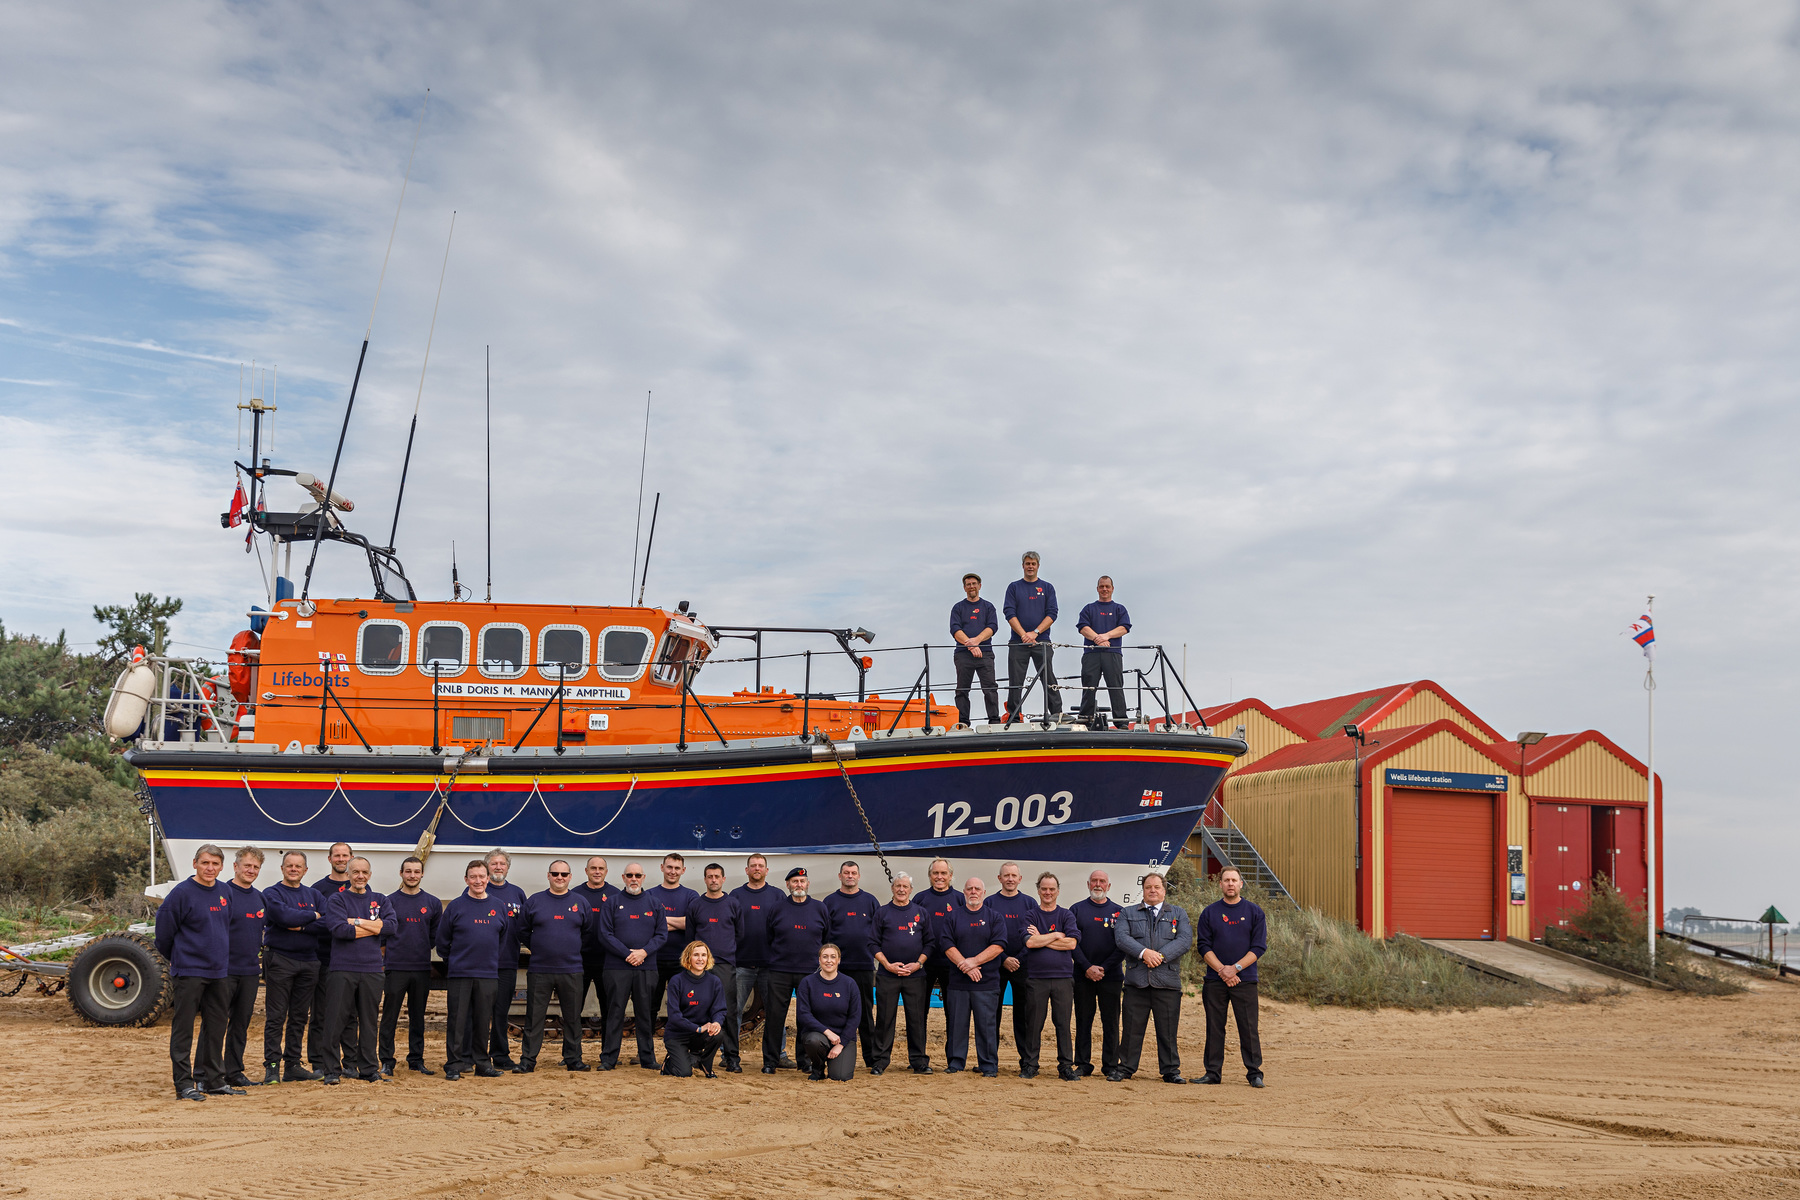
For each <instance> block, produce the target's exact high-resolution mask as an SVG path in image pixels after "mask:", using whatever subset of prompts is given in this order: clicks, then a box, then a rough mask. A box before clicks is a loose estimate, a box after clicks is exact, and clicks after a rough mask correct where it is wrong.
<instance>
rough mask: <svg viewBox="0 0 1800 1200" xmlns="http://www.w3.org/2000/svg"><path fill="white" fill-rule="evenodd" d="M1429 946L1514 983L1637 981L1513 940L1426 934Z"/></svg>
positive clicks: (1568, 986) (1568, 985)
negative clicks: (1490, 940)
mask: <svg viewBox="0 0 1800 1200" xmlns="http://www.w3.org/2000/svg"><path fill="white" fill-rule="evenodd" d="M1421 940H1422V941H1424V943H1425V944H1426V945H1427V946H1430V947H1431V948H1432V949H1434V950H1440V951H1442V952H1443V953H1445V954H1448V955H1450V956H1452V957H1453V958H1460V959H1462V960H1463V961H1464V962H1467V963H1469V964H1470V965H1471V966H1474V967H1475V968H1476V969H1477V970H1480V971H1485V972H1486V973H1487V974H1489V975H1494V976H1498V977H1499V978H1501V979H1510V980H1512V981H1513V982H1514V983H1524V984H1538V985H1540V986H1542V987H1547V988H1550V989H1552V990H1553V991H1558V992H1572V991H1574V990H1575V989H1576V988H1592V989H1595V990H1599V989H1603V988H1610V987H1622V988H1626V989H1631V990H1635V987H1636V985H1634V984H1632V983H1628V982H1625V981H1624V980H1622V979H1618V978H1614V977H1613V976H1611V975H1609V974H1606V973H1603V972H1601V971H1598V970H1595V969H1594V968H1592V967H1589V966H1586V965H1585V964H1583V963H1581V962H1580V961H1579V960H1576V959H1573V958H1571V957H1568V956H1564V955H1559V954H1555V953H1554V952H1546V951H1544V950H1543V949H1542V948H1540V947H1538V946H1535V945H1532V946H1524V945H1521V944H1519V943H1518V942H1514V941H1505V942H1485V941H1462V940H1459V939H1453V938H1423V939H1421Z"/></svg>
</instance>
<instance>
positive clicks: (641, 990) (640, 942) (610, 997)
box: [599, 863, 669, 1071]
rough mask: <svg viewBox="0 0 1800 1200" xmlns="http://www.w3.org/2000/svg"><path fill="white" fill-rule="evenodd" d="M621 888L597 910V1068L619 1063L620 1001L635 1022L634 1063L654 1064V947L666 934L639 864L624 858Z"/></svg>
mask: <svg viewBox="0 0 1800 1200" xmlns="http://www.w3.org/2000/svg"><path fill="white" fill-rule="evenodd" d="M624 880H625V889H624V890H623V891H622V892H620V893H619V894H618V895H617V896H614V897H613V900H612V903H611V904H608V905H607V906H606V907H605V908H604V909H602V910H600V920H599V936H600V945H601V947H602V949H604V950H605V952H606V959H605V961H604V963H603V964H602V968H601V976H602V978H603V980H604V981H605V985H606V992H605V997H606V1001H605V1004H606V1030H605V1034H604V1036H603V1037H602V1039H601V1042H600V1069H601V1070H602V1071H610V1070H612V1069H614V1068H615V1067H617V1066H618V1065H619V1043H620V1042H621V1041H622V1040H623V1038H624V1036H625V1005H626V1004H627V1003H629V1004H630V1005H631V1008H632V1020H633V1023H634V1025H635V1026H636V1032H637V1048H638V1066H640V1067H642V1068H644V1069H645V1070H646V1071H654V1070H656V1069H657V1065H658V1064H657V1061H656V1010H657V1009H658V1008H659V1007H660V1005H659V1003H658V1000H659V997H658V996H657V994H656V952H657V951H658V950H661V949H662V947H663V943H664V942H666V941H668V940H669V927H668V925H667V924H666V923H665V922H664V920H663V908H662V905H661V904H659V903H657V901H656V898H655V897H654V896H652V895H650V894H649V893H648V892H646V891H645V890H644V868H643V866H642V865H641V864H639V863H626V864H625V873H624Z"/></svg>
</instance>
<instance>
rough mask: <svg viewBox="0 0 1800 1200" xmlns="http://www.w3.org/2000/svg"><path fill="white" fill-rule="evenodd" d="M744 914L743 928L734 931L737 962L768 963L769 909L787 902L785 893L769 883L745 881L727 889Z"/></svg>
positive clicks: (755, 964)
mask: <svg viewBox="0 0 1800 1200" xmlns="http://www.w3.org/2000/svg"><path fill="white" fill-rule="evenodd" d="M731 896H732V898H733V899H734V900H736V901H737V902H738V911H739V912H741V913H743V914H744V931H743V933H741V934H739V935H738V950H737V965H738V966H740V967H766V966H768V965H769V910H770V909H771V908H773V907H775V906H776V905H777V904H784V903H786V902H787V893H786V892H784V891H782V890H781V889H780V888H778V887H776V886H775V885H774V884H772V883H765V884H763V885H762V886H761V887H759V888H753V887H751V886H750V885H749V884H747V883H746V884H744V885H743V886H741V887H734V888H732V889H731Z"/></svg>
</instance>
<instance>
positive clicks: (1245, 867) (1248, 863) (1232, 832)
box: [1200, 807, 1294, 904]
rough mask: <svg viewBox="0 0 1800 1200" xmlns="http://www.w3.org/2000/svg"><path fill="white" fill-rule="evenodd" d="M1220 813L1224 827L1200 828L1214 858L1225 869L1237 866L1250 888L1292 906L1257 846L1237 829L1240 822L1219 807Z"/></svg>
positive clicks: (1209, 826) (1279, 881) (1290, 897)
mask: <svg viewBox="0 0 1800 1200" xmlns="http://www.w3.org/2000/svg"><path fill="white" fill-rule="evenodd" d="M1217 812H1218V814H1219V816H1220V817H1221V818H1222V819H1223V820H1224V822H1225V823H1224V824H1223V825H1217V826H1215V825H1205V824H1202V825H1201V826H1200V838H1201V840H1202V841H1203V842H1205V843H1206V848H1207V850H1208V851H1209V852H1210V853H1211V854H1212V856H1213V857H1214V858H1216V859H1218V860H1219V862H1221V863H1223V864H1224V865H1225V866H1228V867H1236V868H1237V869H1238V871H1239V873H1240V874H1242V875H1243V877H1244V882H1245V883H1246V884H1248V885H1249V886H1251V887H1254V888H1258V889H1260V890H1261V891H1263V892H1264V893H1266V894H1267V895H1270V896H1279V897H1281V898H1282V899H1283V900H1286V901H1287V902H1288V903H1290V904H1291V903H1293V901H1294V898H1293V896H1291V895H1289V894H1288V890H1287V888H1286V887H1284V886H1283V885H1282V882H1281V880H1280V879H1279V878H1277V877H1276V875H1275V872H1274V871H1273V870H1271V869H1270V867H1269V864H1268V863H1266V862H1264V861H1263V857H1262V855H1260V854H1258V853H1257V852H1256V847H1255V846H1253V845H1251V844H1250V839H1249V838H1247V837H1245V836H1244V831H1243V830H1241V829H1239V828H1238V827H1237V822H1235V821H1233V820H1232V819H1231V814H1230V813H1228V812H1226V811H1225V810H1224V808H1222V807H1221V808H1218V809H1217ZM1208 815H1209V816H1210V815H1211V814H1210V813H1209V814H1208Z"/></svg>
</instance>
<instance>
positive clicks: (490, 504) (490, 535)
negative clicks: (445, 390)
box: [487, 346, 494, 601]
mask: <svg viewBox="0 0 1800 1200" xmlns="http://www.w3.org/2000/svg"><path fill="white" fill-rule="evenodd" d="M487 598H488V599H489V600H490V601H491V600H492V599H493V598H494V348H493V347H492V346H489V347H488V348H487Z"/></svg>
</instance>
